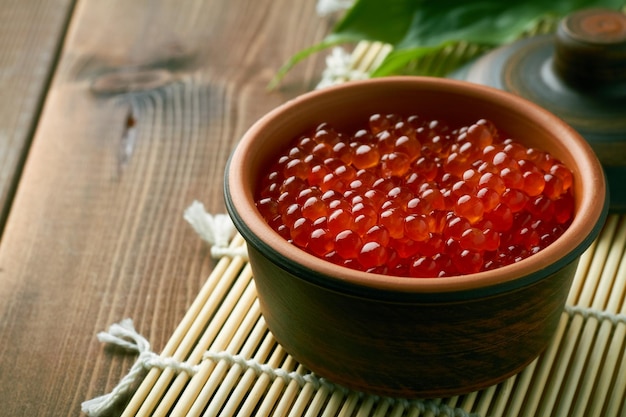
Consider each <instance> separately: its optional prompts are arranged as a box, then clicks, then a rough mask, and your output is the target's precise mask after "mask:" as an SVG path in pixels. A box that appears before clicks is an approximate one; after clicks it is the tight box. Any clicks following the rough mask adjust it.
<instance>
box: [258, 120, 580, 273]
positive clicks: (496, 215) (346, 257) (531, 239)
mask: <svg viewBox="0 0 626 417" xmlns="http://www.w3.org/2000/svg"><path fill="white" fill-rule="evenodd" d="M268 172H269V173H268V174H267V175H266V176H265V177H264V178H263V179H262V180H261V184H260V186H259V189H258V194H257V198H256V205H257V208H258V209H259V212H260V213H261V215H262V216H263V217H264V218H265V219H266V221H267V222H268V224H269V225H270V226H271V227H272V228H273V229H274V230H276V231H277V232H278V233H279V234H280V235H281V236H283V237H284V238H285V239H287V240H288V241H289V242H291V243H293V244H294V245H296V246H298V247H300V248H302V249H304V250H306V251H308V252H309V253H311V254H313V255H315V256H318V257H320V258H322V259H326V260H327V261H330V262H334V263H336V264H339V265H343V266H346V267H349V268H354V269H358V270H361V271H368V272H375V273H382V274H390V275H398V276H407V277H420V278H427V277H446V276H452V275H462V274H470V273H475V272H479V271H484V270H489V269H494V268H498V267H501V266H504V265H508V264H511V263H514V262H518V261H520V260H522V259H524V258H526V257H528V256H531V255H532V254H534V253H537V252H538V251H540V250H541V249H543V248H545V247H546V246H548V245H549V244H550V243H552V242H554V240H555V239H557V238H558V236H560V235H561V234H562V233H563V232H564V231H565V230H566V229H567V227H568V226H569V224H570V223H571V221H572V218H573V213H574V198H573V175H572V172H571V171H570V170H569V169H568V168H567V167H566V166H565V165H564V164H563V163H562V162H561V161H559V160H557V159H555V158H554V157H553V156H551V155H550V154H548V153H547V152H545V151H543V150H540V149H536V148H527V147H525V146H524V145H522V144H521V143H519V142H517V141H516V140H514V139H511V138H508V137H506V136H505V135H504V134H503V133H502V131H500V130H499V129H498V128H497V127H496V126H495V125H494V124H493V123H492V122H490V121H488V120H485V119H481V120H478V121H477V122H476V123H474V124H472V125H470V126H465V127H461V128H453V127H452V126H451V125H449V124H447V123H446V122H445V121H443V120H427V119H425V118H422V117H418V116H415V115H411V116H408V117H403V116H400V115H397V114H373V115H372V116H371V117H370V118H369V121H368V122H367V123H365V125H364V126H361V128H359V129H358V130H356V131H355V133H353V134H349V133H346V132H339V131H338V130H336V129H335V128H333V127H332V126H330V125H329V124H327V123H323V124H321V125H319V126H318V127H317V128H314V129H312V130H311V131H310V132H307V133H306V134H303V135H302V136H300V137H298V138H295V139H294V142H293V143H292V144H291V145H290V147H289V148H288V149H287V150H286V151H285V152H284V153H283V154H282V155H280V156H279V158H278V159H277V160H276V161H275V162H274V164H273V165H272V166H271V167H270V169H269V171H268Z"/></svg>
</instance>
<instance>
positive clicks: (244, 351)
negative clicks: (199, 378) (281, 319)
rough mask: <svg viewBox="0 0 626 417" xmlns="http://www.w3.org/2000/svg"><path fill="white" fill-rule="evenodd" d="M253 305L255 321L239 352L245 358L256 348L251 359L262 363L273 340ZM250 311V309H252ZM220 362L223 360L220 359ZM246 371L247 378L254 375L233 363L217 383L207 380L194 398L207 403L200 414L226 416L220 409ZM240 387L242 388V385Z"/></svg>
mask: <svg viewBox="0 0 626 417" xmlns="http://www.w3.org/2000/svg"><path fill="white" fill-rule="evenodd" d="M254 306H255V307H256V308H254V310H255V316H256V317H257V323H256V325H255V326H254V329H253V330H252V332H250V334H249V335H248V336H247V337H246V340H245V344H244V345H243V347H242V348H241V351H240V352H239V354H240V355H242V356H243V357H246V358H247V357H250V356H252V354H253V353H254V352H255V350H256V353H254V356H253V359H255V360H256V361H257V362H259V363H263V362H265V359H266V358H267V355H269V350H270V348H271V344H273V340H271V338H270V339H268V338H267V337H265V336H266V333H267V332H266V326H265V321H264V320H262V319H261V312H260V310H259V309H258V303H256V302H255V304H254ZM250 311H252V309H251V310H250ZM257 348H258V350H257ZM222 363H224V362H223V361H222ZM227 366H228V365H227ZM247 371H250V372H249V373H248V378H250V377H254V375H255V372H254V371H253V370H252V369H244V368H243V366H242V365H240V364H237V363H235V364H232V365H230V369H228V373H227V374H226V375H225V376H224V378H223V379H222V380H221V381H215V382H216V383H217V385H216V386H211V385H209V383H208V381H207V384H206V385H205V386H204V387H203V389H202V391H201V392H200V394H199V395H198V398H197V399H196V403H197V404H199V405H200V406H201V407H202V408H204V407H205V404H207V403H208V406H207V409H206V411H205V412H204V413H203V414H202V415H203V416H204V417H210V416H217V415H221V416H226V415H227V414H228V413H225V412H224V410H222V407H223V405H224V404H225V403H226V401H227V400H228V396H229V395H230V393H231V390H232V389H234V388H235V387H238V382H239V380H240V378H241V377H242V373H243V374H244V375H245V374H246V373H247ZM240 388H243V385H242V386H241V387H240ZM216 389H217V390H216ZM205 391H206V394H205ZM214 391H215V395H214V396H213V398H212V399H211V401H210V402H209V398H210V396H211V393H212V392H214ZM233 395H234V394H233ZM241 399H242V397H238V398H236V400H238V401H239V402H241ZM187 415H188V416H190V417H191V416H194V415H198V413H195V412H189V413H188V414H187Z"/></svg>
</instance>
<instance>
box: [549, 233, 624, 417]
mask: <svg viewBox="0 0 626 417" xmlns="http://www.w3.org/2000/svg"><path fill="white" fill-rule="evenodd" d="M624 247H626V223H624V222H622V224H621V227H619V229H618V230H617V233H616V236H615V238H614V240H613V242H612V246H611V252H610V254H609V257H608V259H607V261H606V263H605V266H604V270H603V271H602V277H601V279H600V285H599V287H598V289H597V290H596V293H595V296H594V299H593V302H592V304H591V307H592V308H594V309H596V310H605V311H608V312H611V313H617V311H618V307H619V306H618V302H617V300H618V299H619V300H621V298H622V294H623V293H624V284H625V280H623V279H621V280H617V281H615V279H616V277H618V276H619V274H618V273H617V271H618V268H619V264H620V261H621V260H622V259H623V253H624ZM614 284H615V288H613V286H614ZM612 290H614V292H612ZM611 294H613V297H611ZM598 326H600V322H599V320H598V319H597V318H596V317H589V318H588V319H587V320H586V322H585V327H584V330H583V334H582V337H581V343H580V345H579V348H578V350H577V352H576V355H575V356H574V358H573V364H572V368H571V370H570V375H571V376H570V377H568V378H567V380H566V381H565V387H564V394H563V397H562V398H563V399H562V401H561V402H560V404H561V405H562V407H560V408H559V410H558V414H557V415H564V416H565V415H569V413H570V405H571V404H574V408H575V409H578V410H580V411H584V409H585V407H586V404H587V401H588V400H589V396H590V394H591V391H592V388H593V386H594V385H595V381H596V377H597V374H598V372H599V368H600V365H601V362H602V358H603V356H604V349H605V347H606V345H607V342H608V339H609V336H610V332H611V330H612V324H611V322H610V321H603V322H602V326H601V331H600V332H598ZM593 345H595V346H596V348H595V349H594V350H593V351H592V350H591V348H592V346H593ZM581 381H583V382H582V383H581Z"/></svg>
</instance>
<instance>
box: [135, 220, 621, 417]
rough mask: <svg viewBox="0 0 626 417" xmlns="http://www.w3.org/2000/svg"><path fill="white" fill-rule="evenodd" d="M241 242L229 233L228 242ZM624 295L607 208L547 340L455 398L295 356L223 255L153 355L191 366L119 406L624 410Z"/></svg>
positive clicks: (204, 410) (154, 376) (192, 411)
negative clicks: (346, 376)
mask: <svg viewBox="0 0 626 417" xmlns="http://www.w3.org/2000/svg"><path fill="white" fill-rule="evenodd" d="M242 245H243V240H242V239H241V237H240V236H236V237H235V239H234V240H233V241H232V243H231V248H238V247H241V246H242ZM625 294H626V216H625V215H611V216H609V218H608V220H607V223H606V225H605V227H604V229H603V230H602V232H601V234H600V236H599V237H598V239H597V240H596V241H595V242H594V244H593V245H592V246H591V247H590V248H589V249H588V250H587V251H586V252H585V253H584V255H583V256H582V259H581V262H580V265H579V267H578V270H577V273H576V276H575V278H574V283H573V286H572V289H571V292H570V295H569V298H568V301H567V305H568V308H567V309H566V310H565V311H564V312H563V314H562V317H561V321H560V325H559V327H558V330H557V332H556V334H555V336H554V339H553V341H552V343H551V344H550V345H549V347H548V349H547V350H546V351H545V352H544V353H543V354H542V355H541V356H540V357H539V358H537V359H536V360H535V361H534V362H533V363H532V364H531V365H529V366H528V367H527V368H526V369H525V370H524V371H522V372H521V373H520V374H518V375H515V376H513V377H511V378H510V379H508V380H506V381H505V382H503V383H501V384H498V385H495V386H492V387H489V388H487V389H485V390H482V391H478V392H473V393H470V394H467V395H462V396H456V397H451V398H441V399H421V400H407V399H393V398H382V397H377V396H372V395H365V394H362V393H358V392H353V391H349V390H346V389H343V388H342V387H339V386H335V385H333V384H332V383H329V382H328V381H324V380H320V379H318V378H316V377H315V376H312V375H311V374H310V373H309V371H308V370H306V369H305V368H304V367H303V366H301V365H299V364H298V363H297V362H296V361H295V360H293V359H292V358H291V357H290V356H289V355H288V354H287V353H286V352H285V351H284V350H283V349H282V347H281V346H280V345H278V344H277V343H276V341H275V340H274V338H273V337H272V335H271V333H270V332H269V331H268V330H267V328H266V326H265V322H264V320H263V317H262V316H261V313H260V311H259V306H258V302H257V299H256V293H255V288H254V281H253V279H252V275H251V271H250V267H249V264H248V263H247V262H246V260H245V259H244V258H242V257H240V256H235V257H233V258H230V257H222V258H220V260H219V262H218V263H217V265H216V267H215V270H214V271H213V273H212V274H211V275H210V276H209V278H208V279H207V281H206V283H205V285H204V286H203V288H202V290H201V291H200V293H199V294H198V297H197V298H196V300H195V301H194V303H193V304H192V306H191V307H190V309H189V310H188V313H187V314H186V316H185V317H184V318H183V320H182V321H181V323H180V325H179V327H178V328H177V329H176V331H175V332H174V334H173V335H172V337H171V339H170V341H169V342H168V343H167V345H166V347H165V348H164V350H163V352H162V353H161V355H162V356H164V357H171V358H174V359H176V360H178V361H185V362H186V363H190V364H198V367H197V372H195V373H194V374H193V376H190V375H189V374H188V373H185V372H180V373H177V372H175V371H174V370H172V369H170V368H167V367H166V368H165V369H158V368H152V369H151V370H150V371H149V372H148V373H147V375H146V377H145V378H144V379H143V382H142V383H141V385H140V386H139V388H138V389H137V391H136V392H135V394H134V396H133V397H132V399H131V401H130V403H129V404H128V406H127V408H126V410H125V411H124V414H123V415H124V416H135V415H136V416H166V415H175V416H183V415H184V416H235V415H237V416H293V417H295V416H346V417H347V416H398V417H400V416H416V417H417V416H469V415H476V416H590V417H591V416H593V417H598V416H626V402H625V400H624V397H625V394H626V299H625ZM207 351H209V352H215V353H216V354H215V355H213V356H210V357H209V358H206V356H207V355H206V352H207ZM224 352H226V353H227V355H223V353H224ZM218 353H222V355H221V356H220V355H219V354H218ZM203 358H204V359H203ZM233 358H239V359H240V360H234V361H233ZM253 364H263V365H264V366H261V367H259V366H254V365H253ZM479 371H480V370H477V372H479ZM297 376H302V377H301V378H298V377H297Z"/></svg>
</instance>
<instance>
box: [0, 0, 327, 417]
mask: <svg viewBox="0 0 626 417" xmlns="http://www.w3.org/2000/svg"><path fill="white" fill-rule="evenodd" d="M314 6H315V4H314V2H293V1H291V0H211V1H200V0H194V1H185V2H180V1H177V0H163V1H159V2H155V1H149V0H143V1H140V0H138V1H133V2H129V1H126V0H115V1H113V0H111V1H106V2H103V1H98V0H85V1H81V2H78V4H77V6H76V9H75V11H74V14H73V17H72V21H71V24H70V27H69V31H68V35H67V40H66V43H65V45H64V49H63V54H62V56H61V59H60V61H59V66H58V70H57V72H56V74H55V76H54V79H53V80H52V85H51V88H50V90H49V93H48V95H47V99H46V102H45V105H44V108H43V112H42V116H41V120H40V123H39V125H38V128H37V132H36V135H35V137H34V141H33V145H32V150H31V153H30V154H29V157H28V160H27V162H26V165H25V167H24V173H23V177H22V179H21V182H20V185H19V188H18V190H17V193H16V196H15V199H14V203H13V208H12V211H11V213H10V216H9V218H8V222H7V226H6V229H5V234H4V237H3V241H2V246H1V247H0V375H2V378H1V379H0V381H1V382H0V402H1V403H2V407H3V411H2V413H3V414H6V415H54V416H60V415H73V416H74V415H77V414H78V413H79V410H80V404H81V402H82V401H84V400H86V399H89V398H92V397H94V396H97V395H100V394H103V393H105V392H108V391H109V390H110V389H111V388H112V387H113V386H114V385H115V384H116V383H117V382H118V381H119V380H120V379H121V377H122V376H123V375H125V374H126V372H127V371H128V369H129V367H130V366H131V364H132V363H133V362H134V359H135V358H134V356H132V355H130V356H124V355H121V354H120V353H121V352H120V351H118V350H115V349H110V348H105V347H103V346H102V345H101V344H100V343H99V342H98V341H97V340H96V338H95V335H96V333H97V332H99V331H102V330H105V329H106V328H107V327H108V326H109V325H110V324H112V323H113V322H117V321H119V320H121V319H123V318H125V317H130V318H133V319H134V322H135V326H136V328H137V329H138V330H139V331H140V332H142V333H143V334H144V335H145V336H146V337H147V338H148V339H149V340H151V341H152V342H153V348H154V350H155V351H160V350H161V349H162V347H163V345H164V343H165V342H166V341H167V339H168V338H169V336H170V335H171V333H172V331H173V329H174V328H175V327H176V325H177V324H178V322H179V321H180V319H181V317H182V316H183V315H184V312H185V311H186V309H187V308H188V306H189V304H190V303H191V302H192V301H193V299H194V298H195V296H196V294H197V292H198V290H199V288H200V286H201V285H202V283H203V281H204V279H205V278H206V277H207V276H208V275H209V273H210V271H211V270H212V268H213V265H214V262H215V261H214V260H213V259H211V258H210V255H209V251H208V248H207V246H206V245H205V244H203V243H202V242H201V241H200V239H199V238H198V237H197V236H196V235H195V233H194V232H193V231H192V229H191V228H190V227H189V225H188V224H186V222H185V221H184V220H183V217H182V215H183V211H184V209H185V208H186V207H187V206H188V205H189V204H190V203H191V202H192V201H193V200H194V199H199V200H201V201H203V202H204V203H205V205H206V207H207V209H208V210H209V211H212V212H223V211H224V208H223V199H222V186H223V181H222V176H223V170H224V166H225V163H226V160H227V157H228V155H229V154H230V152H231V150H232V148H233V146H234V144H235V143H236V141H237V139H238V138H239V137H240V135H241V134H242V133H243V132H244V131H245V129H246V128H247V127H248V126H250V125H251V124H252V122H253V121H254V120H255V119H257V118H258V117H259V116H260V115H262V114H263V113H265V112H266V111H268V110H269V109H271V108H273V107H274V106H276V105H278V104H280V103H282V102H284V101H286V100H287V99H289V98H291V97H293V96H294V95H296V94H298V93H301V92H304V91H306V90H309V89H310V88H312V87H313V86H314V85H315V83H316V82H317V76H318V75H319V74H320V71H321V68H322V66H323V55H321V56H318V57H317V58H314V59H312V60H308V61H307V62H305V63H303V64H301V65H300V66H298V67H297V68H296V69H295V70H294V72H293V73H291V74H290V75H289V77H288V78H287V79H286V80H285V84H284V85H283V87H282V89H280V90H278V91H274V92H271V93H270V92H268V91H266V86H267V84H268V83H269V81H270V79H271V78H272V77H273V76H274V74H275V72H276V70H277V69H278V67H279V66H280V65H281V64H282V63H283V62H284V61H285V60H286V59H287V58H288V57H289V56H290V55H291V54H292V53H294V52H296V51H297V50H299V49H301V48H303V47H305V46H308V45H310V44H312V43H313V42H316V41H318V40H319V39H321V38H322V37H323V36H324V35H325V33H327V31H328V27H327V26H326V25H325V24H324V21H323V20H321V19H319V18H318V17H317V16H315V14H314V13H315V11H314ZM142 87H147V88H148V89H147V90H142ZM124 91H126V92H124Z"/></svg>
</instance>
